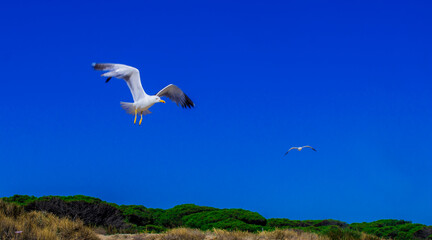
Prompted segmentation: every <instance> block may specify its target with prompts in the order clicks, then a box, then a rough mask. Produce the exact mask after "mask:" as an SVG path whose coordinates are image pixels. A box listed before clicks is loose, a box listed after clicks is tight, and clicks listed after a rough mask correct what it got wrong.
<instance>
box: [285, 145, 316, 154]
mask: <svg viewBox="0 0 432 240" xmlns="http://www.w3.org/2000/svg"><path fill="white" fill-rule="evenodd" d="M303 148H310V149H312V150H314V151H315V152H316V151H317V150H316V149H315V148H313V147H311V146H303V147H292V148H290V149H289V150H288V152H286V153H285V155H287V154H288V153H289V151H291V150H293V149H297V150H298V151H299V152H300V151H301V150H302V149H303ZM285 155H284V156H285Z"/></svg>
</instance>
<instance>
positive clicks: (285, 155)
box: [284, 147, 298, 156]
mask: <svg viewBox="0 0 432 240" xmlns="http://www.w3.org/2000/svg"><path fill="white" fill-rule="evenodd" d="M293 149H298V148H297V147H292V148H290V149H289V150H288V152H286V153H285V154H284V156H286V155H287V154H288V153H289V151H291V150H293Z"/></svg>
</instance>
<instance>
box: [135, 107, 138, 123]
mask: <svg viewBox="0 0 432 240" xmlns="http://www.w3.org/2000/svg"><path fill="white" fill-rule="evenodd" d="M137 113H138V109H135V119H134V124H136V116H137Z"/></svg>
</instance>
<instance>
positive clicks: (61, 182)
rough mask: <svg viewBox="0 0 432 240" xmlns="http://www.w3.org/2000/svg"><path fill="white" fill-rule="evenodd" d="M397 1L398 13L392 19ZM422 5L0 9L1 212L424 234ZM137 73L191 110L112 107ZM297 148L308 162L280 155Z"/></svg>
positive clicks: (430, 102) (426, 6)
mask: <svg viewBox="0 0 432 240" xmlns="http://www.w3.org/2000/svg"><path fill="white" fill-rule="evenodd" d="M408 2H409V3H408ZM431 9H432V3H431V2H430V1H403V2H402V1H400V2H399V1H376V0H374V1H348V2H347V1H333V2H328V1H312V0H309V1H300V0H299V1H280V2H277V1H273V2H272V3H268V1H261V2H259V1H244V2H234V1H206V2H205V3H204V2H203V1H123V2H121V3H120V2H119V1H99V2H96V1H93V2H91V3H90V2H89V1H82V2H79V1H73V2H64V1H61V2H59V1H38V2H25V1H9V2H4V3H2V6H1V9H0V28H1V37H0V50H1V51H0V53H1V54H0V66H1V78H2V80H1V85H0V136H1V137H0V163H1V174H0V195H1V196H10V195H13V194H29V195H36V196H43V195H75V194H85V195H90V196H94V197H99V198H101V199H103V200H106V201H109V202H115V203H118V204H142V205H145V206H147V207H153V208H170V207H173V206H175V205H178V204H182V203H195V204H198V205H206V206H213V207H219V208H244V209H249V210H252V211H256V212H259V213H261V214H262V215H263V216H265V217H268V218H270V217H285V218H290V219H324V218H333V219H339V220H342V221H347V222H362V221H373V220H378V219H383V218H396V219H405V220H411V221H413V222H418V223H423V224H429V225H431V224H432V215H431V214H430V213H431V212H432V205H431V202H432V190H431V188H432V187H431V186H432V178H431V171H432V161H431V160H432V151H431V148H430V144H431V143H432V124H431V123H432V94H431V90H432V84H431V80H432V45H431V44H432V31H431V29H432V28H431V27H432V26H431V25H432V15H431V14H430V13H431ZM92 62H115V63H124V64H128V65H132V66H134V67H137V68H139V69H140V72H141V78H142V82H143V85H144V88H145V89H146V91H147V93H152V94H155V93H156V92H157V91H158V90H160V89H161V88H162V87H164V86H166V85H167V84H169V83H174V84H176V85H178V86H180V87H181V88H182V89H183V90H184V91H185V92H186V93H187V94H188V95H189V96H190V97H191V98H192V99H193V100H194V102H195V103H196V108H195V109H193V110H183V109H181V108H179V107H177V106H176V105H175V104H174V103H172V102H167V104H157V105H155V106H153V107H152V108H151V111H152V112H153V114H151V115H148V116H146V117H145V119H144V120H143V125H142V126H137V125H133V116H131V115H127V114H126V113H125V112H124V111H123V110H122V109H121V107H120V105H119V102H120V101H131V100H132V97H131V95H130V93H129V89H128V88H127V86H126V84H125V83H124V82H123V80H116V79H113V80H112V81H111V82H110V83H109V84H105V83H104V79H103V78H101V77H100V72H95V71H93V70H92V68H91V63H92ZM304 144H310V145H312V146H314V147H316V148H317V149H318V152H312V151H308V150H304V151H302V152H291V153H290V154H289V155H288V156H287V157H285V158H283V154H284V153H285V151H286V150H287V149H288V148H290V147H291V146H299V145H304Z"/></svg>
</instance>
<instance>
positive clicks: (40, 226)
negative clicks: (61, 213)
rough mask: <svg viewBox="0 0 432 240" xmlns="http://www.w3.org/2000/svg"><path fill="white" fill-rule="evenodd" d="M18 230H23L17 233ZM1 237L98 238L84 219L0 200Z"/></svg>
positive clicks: (13, 238) (12, 239) (48, 239)
mask: <svg viewBox="0 0 432 240" xmlns="http://www.w3.org/2000/svg"><path fill="white" fill-rule="evenodd" d="M17 231H22V232H21V233H17ZM0 239H2V240H3V239H4V240H6V239H8V240H9V239H11V240H18V239H26V240H27V239H28V240H33V239H34V240H39V239H44V240H63V239H64V240H97V239H99V238H98V237H97V236H96V234H95V233H94V232H93V231H92V230H91V229H90V228H88V227H85V226H84V224H83V222H82V221H72V220H69V219H66V218H58V217H56V216H55V215H53V214H50V213H45V212H35V211H33V212H29V213H27V212H25V211H24V210H23V208H22V207H21V206H17V205H15V204H11V203H5V202H3V201H1V200H0Z"/></svg>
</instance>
